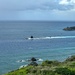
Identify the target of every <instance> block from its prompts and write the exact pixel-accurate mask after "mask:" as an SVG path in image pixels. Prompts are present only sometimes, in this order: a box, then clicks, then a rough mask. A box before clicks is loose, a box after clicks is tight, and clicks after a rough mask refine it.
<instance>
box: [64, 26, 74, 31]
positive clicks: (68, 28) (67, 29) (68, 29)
mask: <svg viewBox="0 0 75 75" xmlns="http://www.w3.org/2000/svg"><path fill="white" fill-rule="evenodd" d="M63 30H65V31H74V30H75V26H73V27H66V28H64V29H63Z"/></svg>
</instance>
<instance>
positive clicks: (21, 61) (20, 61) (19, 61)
mask: <svg viewBox="0 0 75 75" xmlns="http://www.w3.org/2000/svg"><path fill="white" fill-rule="evenodd" d="M17 62H18V63H23V62H25V60H18V61H17Z"/></svg>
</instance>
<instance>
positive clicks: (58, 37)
mask: <svg viewBox="0 0 75 75" xmlns="http://www.w3.org/2000/svg"><path fill="white" fill-rule="evenodd" d="M64 38H75V36H49V37H39V38H28V40H41V39H64Z"/></svg>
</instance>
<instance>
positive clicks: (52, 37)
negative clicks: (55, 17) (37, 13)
mask: <svg viewBox="0 0 75 75" xmlns="http://www.w3.org/2000/svg"><path fill="white" fill-rule="evenodd" d="M71 26H75V22H63V21H61V22H59V21H0V75H2V74H4V73H7V72H10V71H12V70H16V69H18V68H20V67H22V65H27V64H28V63H29V62H28V61H27V60H28V59H30V58H32V57H35V58H37V59H39V61H38V63H41V62H42V61H44V60H58V61H64V60H65V59H66V58H68V57H70V56H72V55H75V31H64V30H63V28H65V27H71ZM31 36H33V37H34V38H33V39H31V38H30V37H31ZM27 38H28V39H27Z"/></svg>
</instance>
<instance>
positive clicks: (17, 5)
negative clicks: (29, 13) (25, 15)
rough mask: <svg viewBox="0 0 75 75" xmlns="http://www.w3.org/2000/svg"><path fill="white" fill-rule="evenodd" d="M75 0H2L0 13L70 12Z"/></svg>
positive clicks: (0, 0)
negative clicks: (29, 11) (30, 11)
mask: <svg viewBox="0 0 75 75" xmlns="http://www.w3.org/2000/svg"><path fill="white" fill-rule="evenodd" d="M74 7H75V0H0V11H26V10H70V9H73V8H74Z"/></svg>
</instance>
